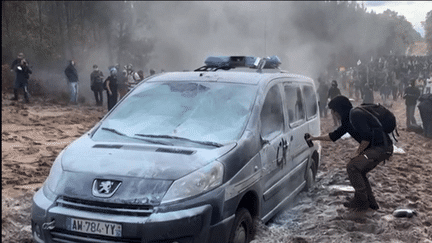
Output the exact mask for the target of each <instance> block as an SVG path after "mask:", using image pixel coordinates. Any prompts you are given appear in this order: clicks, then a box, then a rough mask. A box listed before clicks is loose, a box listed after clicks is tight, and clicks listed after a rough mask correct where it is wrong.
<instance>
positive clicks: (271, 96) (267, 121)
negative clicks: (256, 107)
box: [260, 85, 284, 138]
mask: <svg viewBox="0 0 432 243" xmlns="http://www.w3.org/2000/svg"><path fill="white" fill-rule="evenodd" d="M260 119H261V135H262V137H263V138H269V137H271V135H276V134H279V133H280V132H282V131H283V124H284V118H283V108H282V97H281V95H280V92H279V88H278V86H277V85H275V86H273V87H272V88H271V89H270V90H269V92H268V93H267V96H266V98H265V101H264V105H263V108H262V110H261V115H260Z"/></svg>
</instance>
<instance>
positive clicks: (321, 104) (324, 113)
mask: <svg viewBox="0 0 432 243" xmlns="http://www.w3.org/2000/svg"><path fill="white" fill-rule="evenodd" d="M326 103H327V102H326V101H320V102H319V111H320V116H321V117H327V104H326Z"/></svg>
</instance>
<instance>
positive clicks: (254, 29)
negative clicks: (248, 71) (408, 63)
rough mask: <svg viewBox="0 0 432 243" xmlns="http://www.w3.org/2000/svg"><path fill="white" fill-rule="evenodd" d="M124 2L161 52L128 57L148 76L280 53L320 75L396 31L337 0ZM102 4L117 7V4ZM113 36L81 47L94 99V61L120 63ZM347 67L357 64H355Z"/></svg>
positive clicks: (365, 53)
mask: <svg viewBox="0 0 432 243" xmlns="http://www.w3.org/2000/svg"><path fill="white" fill-rule="evenodd" d="M125 3H129V4H131V6H132V8H131V9H132V11H130V13H122V12H119V13H117V14H119V15H120V14H121V15H122V16H123V15H125V14H126V15H129V16H127V17H130V18H132V23H133V26H132V27H131V28H132V31H131V33H132V35H133V38H135V39H142V38H148V39H151V40H154V49H153V51H152V52H151V53H150V56H148V57H146V59H147V62H145V64H142V65H141V66H140V65H139V64H137V63H134V62H133V60H130V62H129V61H126V62H127V63H132V64H133V65H134V68H135V70H140V69H142V70H144V72H145V74H146V76H147V75H148V73H149V70H150V69H154V70H156V72H160V71H161V70H165V71H182V70H194V69H196V68H198V67H201V66H203V65H204V60H205V59H206V57H207V56H209V55H253V56H258V57H264V56H271V55H277V56H279V58H280V59H281V61H282V64H281V69H284V70H287V71H290V72H293V73H299V74H303V75H307V76H309V77H311V78H313V79H317V77H318V76H319V75H320V74H321V73H322V72H323V71H325V70H327V69H328V67H329V64H330V63H333V64H334V63H344V60H352V59H353V56H354V57H355V58H357V57H356V56H359V57H360V58H362V61H366V60H368V59H369V58H370V57H371V55H375V56H376V55H377V50H378V49H379V48H380V47H382V46H383V45H384V43H385V42H386V40H387V38H388V36H390V33H386V32H389V31H388V30H387V29H386V28H385V25H377V24H376V22H374V21H376V20H370V19H371V18H365V19H366V20H364V21H358V19H361V18H356V19H357V21H352V19H353V18H352V16H353V15H355V14H359V13H357V12H355V10H353V9H351V10H352V11H348V10H347V11H337V10H338V8H341V6H342V5H340V4H341V3H339V4H338V3H336V2H314V1H312V2H301V1H276V2H269V1H248V2H244V1H187V2H178V1H143V2H140V1H138V2H125ZM101 4H103V5H104V6H105V5H108V6H109V7H110V8H112V9H114V10H115V8H116V5H115V4H118V2H117V3H116V2H109V1H108V2H101ZM343 4H347V3H343ZM324 6H325V7H324ZM329 6H332V7H330V8H329ZM353 11H354V12H353ZM114 12H115V11H114ZM123 17H125V16H123ZM365 33H368V34H365ZM113 34H115V33H114V31H113ZM372 37H373V38H372ZM114 40H115V38H111V40H110V38H107V37H106V36H102V37H100V42H99V43H98V45H96V46H92V47H88V46H87V47H86V48H84V47H83V48H82V49H80V48H79V47H78V49H79V50H80V52H82V53H79V54H77V53H76V54H75V56H76V57H77V59H78V60H76V63H77V69H78V72H79V75H80V82H81V84H80V85H81V88H80V93H81V94H85V96H86V98H88V99H90V100H93V96H92V92H91V91H90V73H91V71H92V66H93V64H98V65H99V67H100V70H102V71H103V72H104V74H105V76H107V75H108V69H107V68H108V67H109V66H111V65H114V64H115V63H116V61H113V60H118V59H116V57H111V56H110V55H109V54H108V50H109V48H113V46H116V45H120V44H121V43H118V42H115V41H114ZM134 45H135V46H134V47H133V48H141V47H142V46H144V45H145V43H141V42H139V41H138V42H136V43H134ZM341 50H344V51H343V52H341ZM341 53H343V54H344V55H341ZM336 54H338V55H336ZM111 55H112V54H111ZM366 58H367V59H366ZM336 59H338V60H336ZM356 61H357V59H356ZM127 63H121V65H125V64H127ZM345 64H346V65H350V66H355V65H356V64H355V62H352V61H351V63H348V62H345ZM58 66H59V67H56V70H55V72H50V73H51V74H50V76H51V79H52V80H53V81H54V82H60V83H63V84H61V85H60V84H58V85H57V86H59V85H60V86H62V88H64V89H66V79H65V76H64V73H63V71H64V69H65V68H66V66H67V62H66V60H65V61H64V63H61V64H59V65H58ZM332 68H333V67H332ZM47 72H48V71H47ZM53 75H54V76H55V77H52V76H53ZM50 82H51V81H50ZM54 86H55V85H54ZM54 86H53V87H54Z"/></svg>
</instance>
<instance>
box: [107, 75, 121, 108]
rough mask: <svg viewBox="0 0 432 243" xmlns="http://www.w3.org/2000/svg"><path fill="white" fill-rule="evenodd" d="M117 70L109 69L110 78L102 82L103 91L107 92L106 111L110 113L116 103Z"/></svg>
mask: <svg viewBox="0 0 432 243" xmlns="http://www.w3.org/2000/svg"><path fill="white" fill-rule="evenodd" d="M117 81H118V80H117V69H116V68H111V69H110V76H108V78H107V79H106V80H105V81H104V85H105V89H106V91H107V101H108V102H107V103H108V111H110V110H111V109H112V108H113V107H114V106H115V104H116V103H117V91H118V90H117V88H118V83H117Z"/></svg>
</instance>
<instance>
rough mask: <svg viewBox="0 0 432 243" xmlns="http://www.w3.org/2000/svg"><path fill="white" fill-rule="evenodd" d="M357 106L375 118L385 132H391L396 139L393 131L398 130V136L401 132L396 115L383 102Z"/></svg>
mask: <svg viewBox="0 0 432 243" xmlns="http://www.w3.org/2000/svg"><path fill="white" fill-rule="evenodd" d="M357 108H359V109H361V110H363V111H365V112H366V113H369V114H370V115H372V117H374V119H375V120H376V121H377V122H378V124H380V126H381V127H382V128H383V131H384V132H385V133H391V134H392V135H393V138H394V139H395V140H396V142H397V139H396V137H395V136H394V133H393V131H396V134H397V136H399V133H398V132H397V128H396V117H395V115H394V114H393V112H391V111H390V110H389V109H387V108H385V107H384V106H383V105H381V104H361V105H360V106H358V107H357Z"/></svg>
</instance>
